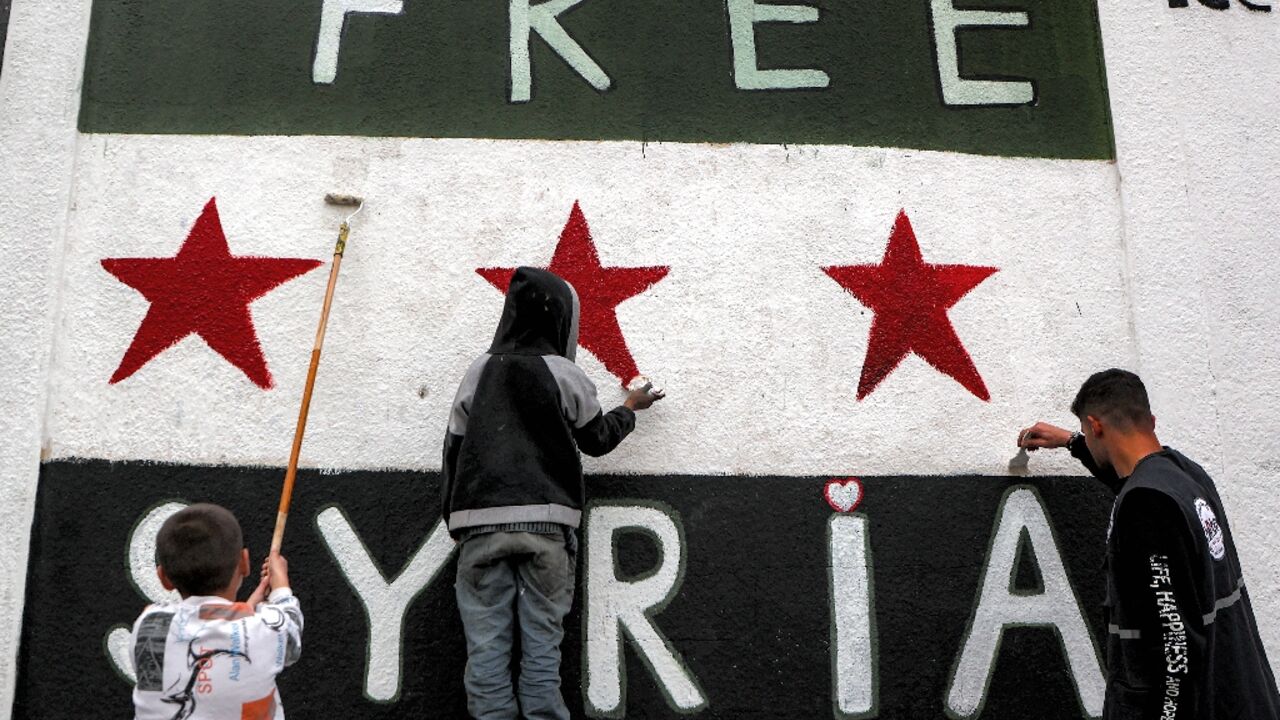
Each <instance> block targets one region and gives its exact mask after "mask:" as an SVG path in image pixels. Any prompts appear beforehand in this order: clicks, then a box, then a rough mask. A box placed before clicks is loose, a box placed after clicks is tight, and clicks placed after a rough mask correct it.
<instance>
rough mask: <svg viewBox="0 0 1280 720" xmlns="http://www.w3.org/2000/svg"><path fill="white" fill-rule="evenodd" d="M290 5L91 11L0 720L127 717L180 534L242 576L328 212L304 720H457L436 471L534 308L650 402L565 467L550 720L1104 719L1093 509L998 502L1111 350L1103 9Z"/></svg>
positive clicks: (268, 496)
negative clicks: (472, 371) (561, 642)
mask: <svg viewBox="0 0 1280 720" xmlns="http://www.w3.org/2000/svg"><path fill="white" fill-rule="evenodd" d="M305 5H306V7H301V8H299V7H290V8H289V9H287V10H285V9H283V8H279V7H271V6H269V5H263V4H261V3H248V2H241V1H240V0H235V1H233V2H204V1H203V0H201V1H200V2H194V3H186V4H184V5H183V6H182V8H181V9H178V7H177V6H170V5H166V4H163V3H154V2H142V1H140V0H110V1H107V0H97V2H95V3H94V5H93V12H92V23H91V27H90V29H89V44H88V60H87V63H86V67H85V74H84V84H83V93H82V98H81V99H82V104H81V108H80V118H79V128H80V132H81V137H80V139H79V140H80V141H79V144H78V150H77V152H78V158H77V165H76V167H77V173H78V174H77V176H76V178H75V183H76V188H75V193H76V198H77V201H76V203H75V207H74V209H73V210H72V212H71V213H70V215H69V219H68V228H67V237H68V240H67V257H66V258H65V267H66V270H65V279H64V292H63V294H62V295H61V300H60V306H59V311H58V312H59V322H58V323H57V331H56V338H55V347H54V350H53V363H52V364H53V371H52V378H51V390H50V399H49V411H48V416H47V428H48V432H47V446H46V461H45V463H44V465H43V467H42V471H41V478H40V487H39V497H38V500H37V509H36V520H35V529H34V531H33V536H32V546H31V547H32V562H31V564H30V566H29V569H28V577H29V582H28V587H27V601H26V609H25V616H24V626H23V638H22V645H21V649H20V670H19V678H18V699H17V705H16V710H15V712H16V714H17V715H18V716H21V717H29V718H45V717H48V718H53V717H66V716H74V715H86V714H92V712H91V711H92V710H95V709H98V708H101V707H106V706H112V707H120V708H126V707H127V706H128V702H129V701H128V695H129V691H130V682H131V679H132V676H131V672H132V668H131V667H130V664H129V662H128V658H127V657H126V656H127V653H125V652H124V651H123V645H122V643H123V637H124V635H123V633H124V632H125V630H124V628H125V627H126V626H127V624H128V623H130V622H131V621H132V620H133V618H135V617H136V616H137V613H138V611H139V610H140V608H141V607H142V605H143V604H145V603H147V602H150V601H153V600H157V599H159V598H161V597H162V596H163V594H164V591H163V589H162V588H161V587H160V586H159V584H158V583H157V582H156V580H155V578H154V574H153V567H152V565H153V554H154V534H155V532H156V530H157V529H158V527H159V525H160V523H161V522H163V520H164V518H165V517H167V516H168V514H171V513H172V512H175V511H176V510H177V509H179V508H181V507H182V506H183V505H184V504H186V503H190V502H197V501H212V502H218V503H221V504H224V505H226V506H228V507H230V508H231V509H232V510H233V511H235V512H236V513H237V515H239V516H240V518H241V521H242V523H243V524H244V526H245V530H246V533H247V539H248V541H249V543H250V547H251V550H252V551H253V552H254V554H261V553H262V552H263V551H264V550H265V548H266V544H267V533H268V532H269V530H270V525H271V521H272V519H273V518H274V509H275V500H276V498H277V496H278V491H279V479H280V476H281V474H282V470H281V466H282V465H283V462H284V459H285V456H286V452H287V449H288V441H289V438H290V437H291V435H292V429H293V420H294V417H295V413H296V409H297V398H298V396H299V394H300V388H301V386H302V382H303V377H304V374H305V368H306V364H307V359H308V353H309V351H310V348H311V340H312V333H313V332H314V323H315V319H316V313H317V312H318V303H319V299H320V297H321V296H322V295H323V291H324V279H325V278H324V277H323V276H324V274H325V273H323V272H312V270H315V269H316V268H318V267H319V266H320V265H321V264H322V263H323V261H324V260H325V259H326V258H327V257H328V252H329V250H330V248H331V247H332V235H333V232H334V230H335V225H336V222H337V220H338V219H340V218H339V217H338V216H334V215H331V214H329V213H332V212H333V211H331V210H326V209H324V206H323V205H322V204H321V202H320V198H321V197H323V195H324V193H325V192H329V191H334V190H339V191H350V192H357V193H359V194H361V195H363V196H365V197H366V199H367V200H368V206H367V208H366V210H365V211H364V212H363V214H362V215H361V216H360V218H359V219H358V220H357V221H356V222H355V223H354V224H353V229H352V234H351V239H350V241H349V244H348V246H347V250H346V255H345V258H346V259H345V260H344V265H343V276H342V279H341V281H340V285H339V289H338V293H337V299H336V301H335V304H334V309H333V314H332V316H331V318H330V323H329V330H328V335H327V339H326V345H325V356H324V360H323V362H322V365H321V369H320V374H319V379H318V384H317V389H316V395H315V397H314V398H313V401H312V403H313V404H312V413H311V417H310V424H309V429H308V435H307V439H306V444H305V445H304V448H303V455H302V462H303V465H304V467H305V468H307V469H305V470H304V471H303V473H302V475H301V477H300V480H299V485H298V491H297V494H296V495H295V500H294V503H295V504H294V509H293V512H292V515H293V517H294V518H295V519H293V520H292V521H291V523H290V531H289V532H290V534H289V536H288V538H287V539H286V546H285V552H286V554H287V555H288V556H289V557H290V560H291V576H292V578H293V583H294V585H295V590H296V592H297V594H298V595H299V597H300V598H301V599H302V602H303V604H304V607H305V608H306V613H307V623H308V624H307V630H306V638H305V641H304V648H305V649H304V652H303V656H302V659H301V660H300V661H299V663H298V664H297V665H295V666H294V667H292V668H291V669H290V670H288V671H286V672H285V673H284V674H283V675H282V676H281V692H282V696H283V700H284V704H285V706H286V707H287V708H288V709H289V713H290V715H291V716H295V715H296V716H298V717H321V716H335V717H336V716H350V717H370V718H373V717H404V716H420V717H448V718H454V717H461V716H462V713H463V709H464V702H465V700H464V695H463V690H462V683H461V669H462V663H463V658H464V648H463V642H462V634H461V630H460V627H459V621H458V616H457V610H456V607H454V600H453V592H452V587H451V586H452V575H453V572H454V566H453V562H454V560H453V551H454V546H453V543H452V541H451V540H450V539H449V537H448V534H447V532H445V530H444V529H443V528H442V527H441V525H440V524H439V522H438V507H439V502H438V493H439V488H438V469H439V442H440V438H442V437H443V433H444V427H445V425H444V423H445V421H446V419H447V415H448V408H449V405H450V402H451V399H452V396H451V393H452V392H453V389H454V388H455V387H456V385H457V382H458V380H459V379H460V377H461V376H462V373H463V371H464V370H465V368H466V367H467V365H468V364H469V363H470V361H471V360H472V359H473V358H474V356H475V354H476V353H478V352H482V351H483V349H484V348H485V347H487V346H488V343H489V340H490V338H491V336H492V332H493V328H494V325H495V324H496V321H497V318H498V313H499V312H500V309H501V306H502V294H501V292H499V291H502V290H505V288H506V285H507V283H508V281H509V279H510V276H511V273H512V272H513V269H514V268H515V267H517V266H520V265H532V266H538V267H546V268H549V269H551V270H553V271H555V272H557V273H558V274H560V275H562V276H563V277H565V278H567V279H568V280H570V281H571V282H572V283H573V284H574V286H575V288H576V290H577V292H578V294H579V296H580V299H581V302H582V311H583V312H582V327H581V336H580V340H581V342H580V345H581V347H582V349H583V350H584V352H583V353H580V354H579V359H578V362H579V363H580V364H581V365H582V367H583V368H584V370H585V371H586V372H587V373H588V375H589V376H590V377H591V378H592V379H593V380H594V381H595V383H596V385H597V386H598V387H599V388H600V393H601V396H602V402H603V403H604V404H605V405H609V404H611V403H616V402H618V401H620V400H621V394H620V393H621V387H622V386H623V385H624V384H625V383H627V382H628V381H629V380H631V379H632V378H633V377H634V376H636V375H637V374H640V373H644V374H646V375H650V376H652V377H654V378H655V379H656V380H658V381H659V382H660V383H661V384H662V385H663V386H665V388H666V389H667V391H668V393H669V395H670V398H669V399H668V400H665V401H664V402H663V403H662V405H660V406H659V407H656V408H655V409H654V410H652V411H650V412H648V413H646V414H645V415H644V416H643V417H642V418H641V419H640V424H639V428H638V430H637V432H636V434H635V435H634V436H633V437H632V438H630V439H628V441H627V443H626V444H625V445H624V446H623V447H622V448H620V449H619V450H618V451H617V452H616V453H613V454H611V455H609V456H608V457H606V458H603V459H599V460H592V461H590V462H589V463H588V464H587V467H588V473H589V478H588V487H589V489H590V490H589V492H590V495H591V497H592V502H591V505H590V507H589V508H588V509H587V512H586V513H585V517H586V520H585V525H584V527H583V529H582V531H581V535H582V541H583V544H582V550H581V553H580V558H579V588H578V593H577V598H578V600H577V602H576V605H575V609H574V611H573V614H572V615H571V617H570V621H569V628H570V631H569V637H568V638H567V640H566V656H565V661H564V666H563V669H562V670H563V671H562V675H563V678H564V681H565V687H566V695H567V697H568V698H569V699H570V703H571V706H572V708H573V712H574V716H575V717H577V716H580V715H581V716H588V717H602V718H604V717H608V718H613V717H635V718H668V717H676V716H693V717H708V718H721V717H723V718H730V717H732V718H752V717H759V718H776V717H782V716H791V715H804V716H806V717H809V716H812V717H828V716H829V717H835V718H846V719H847V718H875V717H885V718H894V717H913V718H944V717H945V718H952V719H953V720H957V719H964V720H967V719H969V718H977V717H990V718H1021V717H1026V716H1030V715H1035V716H1036V717H1045V718H1085V717H1097V716H1099V715H1100V712H1101V703H1102V693H1103V691H1102V673H1101V669H1100V664H1099V662H1100V661H1099V655H1098V639H1099V637H1100V632H1101V631H1102V628H1101V627H1100V626H1099V622H1100V620H1101V616H1100V601H1101V597H1100V592H1101V583H1100V577H1099V564H1100V556H1101V551H1102V537H1103V533H1104V531H1105V524H1106V517H1107V508H1108V506H1109V502H1110V499H1109V498H1108V497H1107V496H1106V494H1105V492H1104V491H1103V490H1102V489H1101V487H1100V486H1097V485H1095V484H1094V483H1093V482H1092V481H1089V480H1086V479H1082V478H1079V477H1070V475H1074V474H1077V473H1079V469H1078V468H1077V467H1075V466H1073V465H1072V464H1071V463H1070V462H1068V461H1064V460H1063V459H1062V458H1051V457H1046V458H1044V459H1042V460H1041V459H1037V460H1036V463H1037V464H1036V466H1035V467H1034V470H1035V471H1036V472H1038V473H1039V477H1036V478H1031V479H1027V478H1010V477H1008V474H1007V468H1008V467H1009V464H1008V462H1009V457H1010V456H1012V455H1013V448H1012V444H1013V443H1012V437H1013V434H1012V431H1013V429H1014V428H1016V427H1021V425H1022V424H1024V423H1025V421H1026V420H1027V419H1028V417H1029V415H1030V414H1032V413H1035V414H1037V415H1038V414H1039V413H1041V412H1042V411H1044V410H1046V409H1049V410H1053V409H1054V408H1062V407H1063V406H1065V404H1066V403H1067V402H1068V400H1069V394H1070V392H1071V391H1073V390H1074V389H1075V386H1076V385H1077V384H1078V382H1079V380H1080V379H1081V378H1083V377H1085V376H1086V375H1087V374H1088V373H1089V372H1091V371H1092V370H1094V369H1096V368H1097V366H1098V365H1100V364H1104V365H1110V364H1123V363H1124V361H1125V360H1126V359H1127V358H1129V357H1130V356H1131V351H1132V348H1131V344H1130V343H1131V340H1130V339H1129V333H1128V327H1129V325H1128V323H1129V318H1128V317H1127V315H1126V314H1125V312H1124V310H1123V304H1122V303H1119V304H1118V303H1115V302H1113V299H1114V298H1115V297H1118V296H1121V295H1122V294H1123V293H1124V292H1125V291H1126V290H1125V285H1124V278H1123V277H1122V276H1121V275H1120V273H1119V272H1118V271H1116V270H1115V268H1117V267H1120V263H1118V262H1117V259H1118V258H1121V257H1122V255H1121V252H1122V242H1121V241H1122V238H1121V235H1120V225H1119V221H1118V217H1119V206H1118V199H1117V198H1118V193H1117V178H1116V175H1115V172H1114V167H1113V166H1112V165H1111V164H1110V163H1108V162H1107V160H1109V159H1110V158H1112V157H1113V155H1114V152H1113V148H1112V131H1111V124H1110V115H1109V109H1108V101H1107V94H1106V85H1105V81H1104V73H1103V64H1102V55H1101V48H1100V42H1099V33H1098V26H1097V19H1096V8H1095V6H1094V4H1093V3H1092V2H1088V1H1087V0H1069V1H1066V2H1055V3H1040V4H1035V5H1030V4H1028V5H1027V6H1026V7H1001V8H999V9H994V8H993V9H988V10H978V9H967V6H963V5H964V4H963V3H961V5H962V6H963V7H959V8H958V7H956V3H955V2H952V0H920V1H919V2H912V3H893V4H884V5H883V6H875V7H872V6H865V7H864V6H859V7H856V8H855V7H848V8H835V7H827V6H825V5H812V6H811V5H765V4H759V3H754V2H750V1H749V0H748V1H746V2H743V1H742V0H727V2H726V3H725V4H723V5H717V4H711V5H705V6H697V7H695V6H692V5H690V6H687V7H685V6H682V7H674V6H671V7H668V6H666V5H659V4H654V3H651V2H641V3H638V4H637V3H616V2H609V1H608V0H579V1H578V2H570V1H568V0H566V1H564V2H554V1H553V2H546V3H533V4H531V3H527V2H524V0H510V1H509V2H504V3H492V2H490V3H481V4H474V3H470V4H455V5H452V6H441V5H428V4H423V3H415V2H401V1H400V0H316V1H315V2H311V3H307V4H305ZM464 38H465V41H463V40H462V39H464ZM1028 238H1035V243H1034V252H1031V251H1029V250H1028V248H1029V247H1031V245H1029V243H1028ZM1029 358H1034V359H1035V360H1036V361H1037V362H1038V363H1039V368H1040V370H1041V371H1040V372H1037V373H1035V374H1029V373H1027V372H1026V371H1025V366H1026V364H1027V361H1028V359H1029ZM1006 426H1007V427H1008V428H1009V432H1007V433H1006V432H1004V431H1003V430H1002V428H1004V427H1006ZM1024 469H1025V466H1024ZM89 589H91V591H89ZM49 598H58V602H56V603H51V602H49ZM68 617H75V618H76V621H75V628H74V630H69V629H68V627H67V618H68ZM53 668H57V671H53V670H52V669H53ZM1031 686H1034V687H1035V688H1036V692H1035V693H1028V692H1026V688H1027V687H1031ZM49 697H57V698H59V702H58V703H56V704H53V703H49V702H48V701H47V698H49Z"/></svg>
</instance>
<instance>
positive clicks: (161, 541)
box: [156, 503, 244, 597]
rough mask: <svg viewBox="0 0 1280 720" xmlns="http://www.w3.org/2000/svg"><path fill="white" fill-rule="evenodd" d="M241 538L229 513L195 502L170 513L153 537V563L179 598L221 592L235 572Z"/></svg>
mask: <svg viewBox="0 0 1280 720" xmlns="http://www.w3.org/2000/svg"><path fill="white" fill-rule="evenodd" d="M243 548H244V536H243V535H242V534H241V532H240V523H239V522H238V521H237V520H236V516H235V515H232V514H231V511H229V510H227V509H226V508H224V507H221V506H219V505H212V504H210V503H198V504H196V505H191V506H189V507H186V508H183V509H182V510H179V511H178V512H176V513H174V514H173V516H171V517H170V518H169V519H168V520H165V521H164V525H161V526H160V532H159V533H157V535H156V564H157V565H159V566H160V567H162V568H164V574H165V575H166V576H168V578H169V582H172V583H173V586H174V587H176V588H178V592H179V593H181V594H182V596H183V597H188V596H191V595H214V594H217V593H218V592H221V591H222V590H223V589H224V588H225V587H226V586H227V584H228V583H230V582H231V576H232V575H233V574H234V573H235V571H236V565H237V564H239V562H240V551H241V550H242V549H243Z"/></svg>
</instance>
